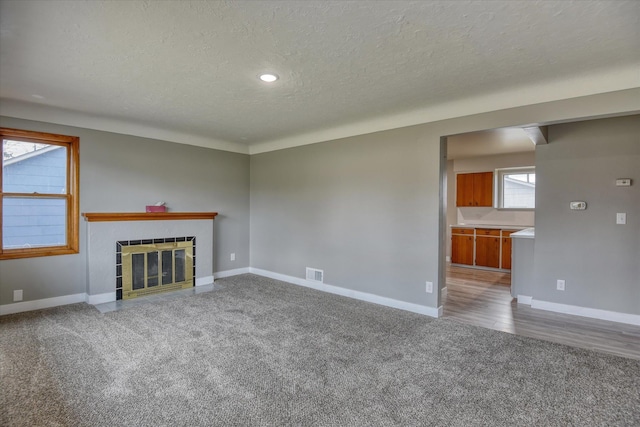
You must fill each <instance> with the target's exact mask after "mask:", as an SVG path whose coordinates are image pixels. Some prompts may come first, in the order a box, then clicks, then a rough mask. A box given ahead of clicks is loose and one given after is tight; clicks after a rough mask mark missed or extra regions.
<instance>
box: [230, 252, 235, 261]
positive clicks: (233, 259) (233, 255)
mask: <svg viewBox="0 0 640 427" xmlns="http://www.w3.org/2000/svg"><path fill="white" fill-rule="evenodd" d="M235 260H236V254H235V253H232V254H231V261H235Z"/></svg>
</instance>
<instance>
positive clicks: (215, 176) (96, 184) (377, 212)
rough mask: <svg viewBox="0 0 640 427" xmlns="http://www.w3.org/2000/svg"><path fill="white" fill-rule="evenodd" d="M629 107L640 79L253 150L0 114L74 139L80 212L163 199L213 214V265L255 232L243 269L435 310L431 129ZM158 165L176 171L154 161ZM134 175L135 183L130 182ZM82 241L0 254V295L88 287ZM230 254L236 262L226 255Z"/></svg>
mask: <svg viewBox="0 0 640 427" xmlns="http://www.w3.org/2000/svg"><path fill="white" fill-rule="evenodd" d="M630 111H635V112H637V111H640V89H632V90H626V91H619V92H611V93H606V94H599V95H593V96H586V97H580V98H573V99H567V100H561V101H555V102H548V103H543V104H536V105H531V106H525V107H519V108H511V109H506V110H501V111H496V112H492V113H486V114H478V115H473V116H467V117H461V118H457V119H451V120H445V121H440V122H433V123H429V124H425V125H420V126H415V127H410V128H404V129H398V130H393V131H388V132H379V133H375V134H370V135H361V136H357V137H352V138H347V139H344V140H341V141H333V142H326V143H321V144H315V145H309V146H304V147H297V148H292V149H286V150H281V151H276V152H271V153H265V154H260V155H255V156H251V159H250V160H249V157H248V156H245V155H239V154H231V153H225V152H219V151H215V150H207V149H202V148H195V147H190V146H185V145H180V144H170V143H166V142H161V141H152V140H147V139H143V138H136V137H129V136H124V135H118V134H111V133H106V132H97V131H90V130H86V129H77V128H70V127H65V126H56V125H51V124H45V123H35V122H29V121H24V120H16V119H10V118H3V119H2V120H1V121H0V124H1V125H2V126H8V127H17V128H25V129H33V130H40V131H46V132H58V133H68V134H72V135H73V134H77V135H79V136H80V138H81V141H80V144H81V145H80V152H81V178H82V181H81V210H82V211H83V212H84V211H117V210H127V211H140V210H142V209H143V206H144V205H145V204H147V203H149V202H154V201H156V200H159V199H162V200H165V201H167V202H168V203H169V205H170V206H171V207H172V208H173V209H175V210H194V211H195V210H216V211H218V212H220V213H221V216H220V219H219V220H216V237H217V243H216V253H217V254H218V257H217V261H216V263H217V265H216V266H215V267H214V268H215V271H221V270H227V269H231V268H239V267H246V266H248V265H249V262H248V260H247V258H246V253H247V251H248V247H249V230H250V231H251V245H250V246H251V264H250V265H251V266H252V267H256V268H262V269H265V270H270V271H273V272H276V273H282V274H288V275H291V276H295V277H304V267H306V266H309V267H316V268H322V269H324V270H325V273H326V276H325V279H326V280H325V281H326V282H327V283H329V284H333V285H338V286H343V287H346V288H350V289H354V290H359V291H363V292H368V293H373V294H378V295H381V296H386V297H390V298H395V299H398V300H403V301H407V302H413V303H416V304H421V305H425V306H429V307H437V306H438V305H439V294H438V292H435V293H433V294H426V293H425V290H424V289H425V284H424V282H425V281H426V280H431V281H433V282H434V289H435V290H438V289H439V287H440V281H439V280H438V279H439V278H440V277H442V271H443V267H444V257H443V256H441V255H440V253H441V252H442V253H443V254H444V242H445V239H446V237H445V236H446V233H445V227H440V216H439V215H440V209H441V203H440V182H439V181H440V175H441V173H440V170H441V169H440V168H441V165H440V138H441V137H442V136H443V135H453V134H459V133H464V132H471V131H477V130H485V129H492V128H498V127H506V126H518V125H528V124H531V123H550V122H560V121H573V120H575V119H576V118H586V117H596V116H602V115H609V114H619V113H628V112H630ZM428 120H429V117H425V121H428ZM249 162H250V186H251V187H250V190H251V191H250V203H251V215H250V223H249V220H248V218H249ZM163 169H166V170H168V169H172V170H173V171H172V172H171V173H165V172H162V173H161V172H158V170H163ZM176 171H178V172H180V171H181V172H183V173H184V175H182V176H180V175H176ZM133 178H141V179H140V183H139V184H137V185H135V186H133V185H132V184H131V183H132V179H133ZM187 185H191V187H188V186H187ZM122 188H124V189H125V190H126V191H124V192H122V191H121V190H122ZM187 188H190V189H189V190H187ZM115 194H118V196H117V197H115ZM630 220H631V219H630ZM249 225H250V228H249ZM443 225H444V222H443ZM627 229H629V228H627ZM553 239H556V236H554V237H553ZM84 240H85V238H84V232H83V233H82V234H81V243H82V245H83V246H81V250H82V251H83V252H82V253H81V254H79V255H70V256H57V257H47V258H39V259H35V258H33V259H25V260H14V261H1V262H0V304H7V303H10V302H11V300H10V299H11V290H12V289H19V288H22V289H25V299H27V300H29V299H38V298H46V297H51V296H61V295H68V294H73V293H79V292H85V282H86V279H85V265H84V263H85V253H84V250H85V249H84V248H85V246H84V245H85V241H84ZM536 244H537V242H536ZM232 251H235V252H236V254H237V256H238V260H237V261H236V262H235V263H231V262H229V261H227V260H228V259H229V257H228V254H229V252H232ZM636 254H637V251H636ZM566 279H567V280H568V282H567V286H569V285H570V283H571V282H570V281H569V280H570V278H568V277H567V278H566ZM614 280H615V276H612V278H611V281H614Z"/></svg>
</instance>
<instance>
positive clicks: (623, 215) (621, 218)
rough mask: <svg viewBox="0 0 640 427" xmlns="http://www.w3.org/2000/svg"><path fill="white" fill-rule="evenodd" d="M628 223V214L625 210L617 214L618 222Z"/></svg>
mask: <svg viewBox="0 0 640 427" xmlns="http://www.w3.org/2000/svg"><path fill="white" fill-rule="evenodd" d="M626 223H627V214H626V213H625V212H618V213H617V214H616V224H622V225H624V224H626Z"/></svg>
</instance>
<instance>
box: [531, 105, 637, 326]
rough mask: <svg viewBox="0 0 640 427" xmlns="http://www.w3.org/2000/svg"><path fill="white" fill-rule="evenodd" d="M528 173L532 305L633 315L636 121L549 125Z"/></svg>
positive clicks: (618, 119)
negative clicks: (627, 182)
mask: <svg viewBox="0 0 640 427" xmlns="http://www.w3.org/2000/svg"><path fill="white" fill-rule="evenodd" d="M536 172H537V182H536V200H537V201H536V203H537V207H536V242H535V257H534V258H535V290H534V293H533V295H532V296H533V297H534V299H537V300H542V301H550V302H556V303H563V304H571V305H577V306H581V307H590V308H598V309H603V310H613V311H618V312H623V313H630V314H640V116H631V117H621V118H613V119H602V120H593V121H588V122H580V123H570V124H562V125H555V126H551V127H549V144H548V145H543V146H538V147H537V149H536ZM616 178H632V179H633V185H632V186H631V187H616V186H615V180H616ZM572 200H582V201H585V202H587V210H585V211H571V210H570V209H569V202H570V201H572ZM617 212H626V213H627V224H626V225H616V213H617ZM557 279H564V280H566V290H565V291H564V292H562V291H557V290H556V280H557Z"/></svg>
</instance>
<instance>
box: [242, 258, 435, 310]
mask: <svg viewBox="0 0 640 427" xmlns="http://www.w3.org/2000/svg"><path fill="white" fill-rule="evenodd" d="M249 272H250V273H252V274H257V275H258V276H264V277H269V278H270V279H276V280H281V281H283V282H287V283H292V284H294V285H299V286H304V287H307V288H312V289H316V290H318V291H323V292H328V293H331V294H336V295H341V296H344V297H348V298H353V299H358V300H361V301H366V302H371V303H374V304H379V305H384V306H386V307H392V308H397V309H400V310H405V311H410V312H412V313H418V314H424V315H427V316H430V317H440V316H442V306H440V307H438V308H434V307H426V306H424V305H418V304H413V303H410V302H405V301H399V300H396V299H392V298H387V297H381V296H379V295H374V294H369V293H366V292H360V291H354V290H351V289H347V288H341V287H339V286H333V285H327V284H326V283H318V282H314V281H311V280H306V279H301V278H299V277H293V276H287V275H285V274H280V273H274V272H272V271H268V270H262V269H259V268H253V267H251V268H249Z"/></svg>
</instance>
